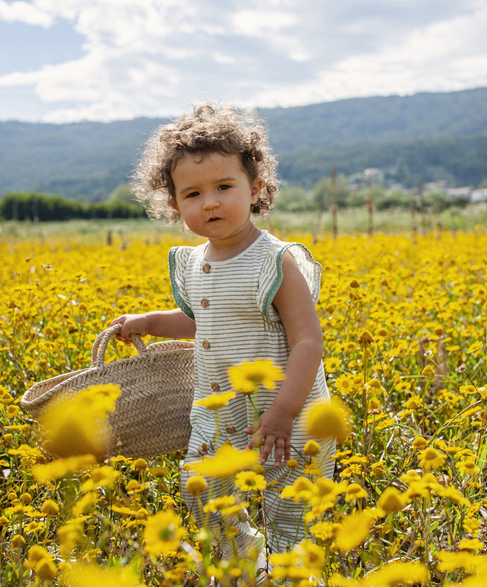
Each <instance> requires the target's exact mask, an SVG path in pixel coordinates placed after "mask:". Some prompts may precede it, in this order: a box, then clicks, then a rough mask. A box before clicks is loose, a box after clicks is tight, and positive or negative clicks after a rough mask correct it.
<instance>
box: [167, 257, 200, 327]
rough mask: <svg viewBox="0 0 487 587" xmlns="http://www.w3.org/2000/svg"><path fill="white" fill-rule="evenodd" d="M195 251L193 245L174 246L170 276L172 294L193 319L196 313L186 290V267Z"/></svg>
mask: <svg viewBox="0 0 487 587" xmlns="http://www.w3.org/2000/svg"><path fill="white" fill-rule="evenodd" d="M193 251H194V248H193V247H172V248H171V249H170V250H169V278H170V280H171V288H172V295H173V297H174V301H175V302H176V304H177V305H178V307H179V308H180V309H181V310H182V311H183V312H184V313H185V314H186V316H188V318H191V320H194V314H193V311H192V310H191V306H190V301H189V296H188V292H187V291H186V268H187V266H188V261H189V258H190V257H191V254H192V252H193Z"/></svg>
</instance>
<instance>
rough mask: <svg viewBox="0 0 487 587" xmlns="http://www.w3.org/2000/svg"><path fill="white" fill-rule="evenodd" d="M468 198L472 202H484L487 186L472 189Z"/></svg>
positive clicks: (486, 198)
mask: <svg viewBox="0 0 487 587" xmlns="http://www.w3.org/2000/svg"><path fill="white" fill-rule="evenodd" d="M470 200H471V201H472V202H485V201H486V200H487V188H481V189H478V190H472V193H471V194H470Z"/></svg>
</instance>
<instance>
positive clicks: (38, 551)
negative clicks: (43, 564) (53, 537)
mask: <svg viewBox="0 0 487 587" xmlns="http://www.w3.org/2000/svg"><path fill="white" fill-rule="evenodd" d="M43 558H47V559H49V558H52V557H51V555H50V554H49V552H48V551H47V550H46V549H45V548H44V547H43V546H39V545H37V544H36V545H35V546H32V547H31V548H29V553H28V554H27V561H26V562H25V566H26V567H27V568H28V569H33V568H34V567H35V566H36V564H37V563H38V562H39V561H40V560H41V559H43Z"/></svg>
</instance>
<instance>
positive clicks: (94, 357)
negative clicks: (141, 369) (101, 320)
mask: <svg viewBox="0 0 487 587" xmlns="http://www.w3.org/2000/svg"><path fill="white" fill-rule="evenodd" d="M121 330H122V324H114V325H113V326H110V327H109V328H107V329H106V330H104V331H103V332H100V334H99V335H98V336H97V337H96V340H95V342H94V343H93V347H92V349H91V362H92V364H93V367H101V365H103V364H104V363H105V352H106V350H107V346H108V343H109V342H110V340H111V339H112V338H113V336H115V334H118V333H119V332H120V331H121ZM130 337H131V339H132V344H133V345H134V347H135V348H136V349H137V352H138V353H139V355H141V354H142V353H146V352H147V347H146V346H145V344H144V341H143V340H142V339H141V338H140V336H139V335H138V334H135V333H132V334H131V335H130Z"/></svg>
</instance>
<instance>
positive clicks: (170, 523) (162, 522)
mask: <svg viewBox="0 0 487 587" xmlns="http://www.w3.org/2000/svg"><path fill="white" fill-rule="evenodd" d="M180 526H181V518H180V517H179V516H178V515H176V514H175V513H174V512H173V511H172V510H166V511H162V512H159V513H157V514H155V515H154V516H152V517H150V518H149V519H148V520H147V522H146V525H145V529H144V539H145V547H144V548H145V550H146V552H148V553H150V554H152V555H154V556H159V555H166V554H168V553H169V552H173V551H175V550H178V549H179V546H180V544H181V540H182V539H183V538H184V537H185V536H186V530H185V529H184V528H181V527H180Z"/></svg>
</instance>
